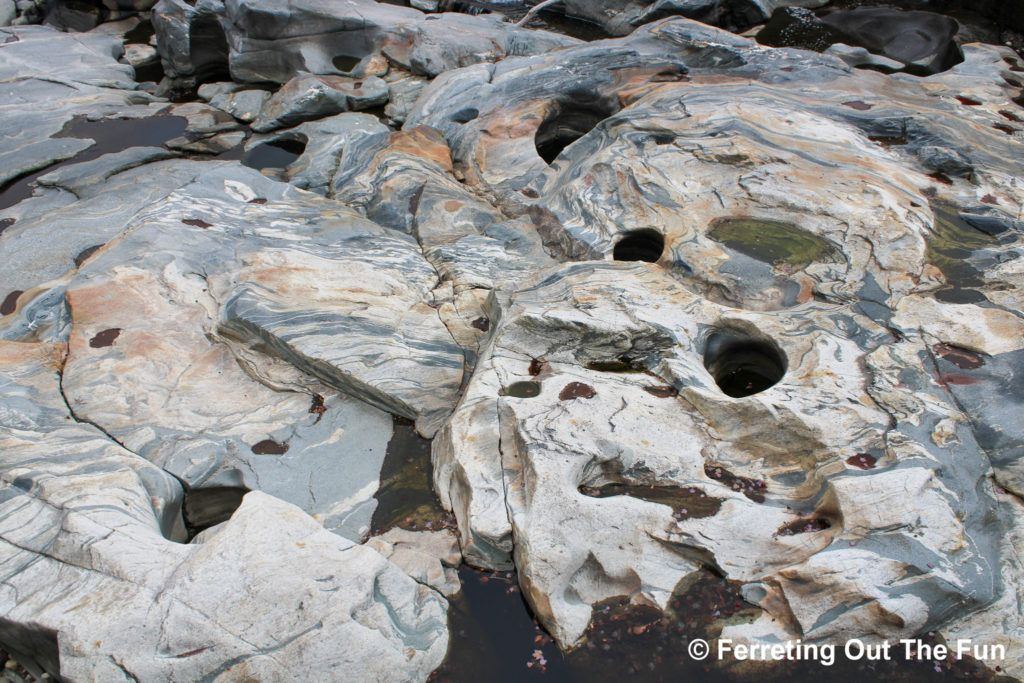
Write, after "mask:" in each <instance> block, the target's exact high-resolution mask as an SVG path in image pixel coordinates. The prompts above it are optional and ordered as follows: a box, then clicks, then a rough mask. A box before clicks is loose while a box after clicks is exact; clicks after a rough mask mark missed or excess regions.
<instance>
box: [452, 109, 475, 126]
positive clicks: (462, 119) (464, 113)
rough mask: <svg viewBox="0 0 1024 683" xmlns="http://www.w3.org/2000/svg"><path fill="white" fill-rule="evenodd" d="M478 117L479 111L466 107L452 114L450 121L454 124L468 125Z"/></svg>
mask: <svg viewBox="0 0 1024 683" xmlns="http://www.w3.org/2000/svg"><path fill="white" fill-rule="evenodd" d="M478 116H480V112H479V110H477V109H476V108H475V107H466V108H465V109H460V110H458V111H457V112H455V113H454V114H452V121H454V122H455V123H469V122H470V121H472V120H473V119H475V118H476V117H478Z"/></svg>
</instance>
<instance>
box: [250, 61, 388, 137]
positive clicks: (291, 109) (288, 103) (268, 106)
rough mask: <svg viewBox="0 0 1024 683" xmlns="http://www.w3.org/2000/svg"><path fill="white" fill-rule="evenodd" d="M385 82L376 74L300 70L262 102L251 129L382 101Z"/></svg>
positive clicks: (263, 130)
mask: <svg viewBox="0 0 1024 683" xmlns="http://www.w3.org/2000/svg"><path fill="white" fill-rule="evenodd" d="M387 99H388V86H387V84H386V83H385V82H384V81H383V80H381V79H380V78H377V77H376V76H370V77H368V78H353V77H350V76H314V75H312V74H300V75H298V76H296V77H295V78H293V79H291V80H290V81H288V82H287V83H285V84H284V85H283V86H281V89H280V90H278V91H277V92H275V93H274V94H273V95H272V96H271V97H270V98H269V99H268V100H267V101H266V103H265V104H264V105H263V108H262V109H261V110H260V114H259V117H258V118H257V119H256V120H255V121H254V122H253V124H252V129H253V130H254V131H256V132H257V133H266V132H269V131H271V130H274V129H275V128H291V127H292V126H295V125H297V124H299V123H302V122H304V121H310V120H313V119H321V118H324V117H326V116H333V115H334V114H339V113H341V112H344V111H357V110H360V109H369V108H371V107H374V106H377V105H381V104H384V103H385V102H387Z"/></svg>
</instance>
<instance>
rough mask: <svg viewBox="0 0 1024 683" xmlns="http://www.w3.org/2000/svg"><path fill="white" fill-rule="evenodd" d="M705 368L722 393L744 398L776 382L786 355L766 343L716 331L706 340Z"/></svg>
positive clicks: (783, 368) (781, 373)
mask: <svg viewBox="0 0 1024 683" xmlns="http://www.w3.org/2000/svg"><path fill="white" fill-rule="evenodd" d="M704 367H705V368H706V369H707V371H708V372H709V373H711V376H712V377H714V378H715V383H716V384H718V388H719V389H721V390H722V392H723V393H725V394H726V395H727V396H731V397H733V398H743V397H744V396H752V395H753V394H757V393H760V392H762V391H764V390H765V389H767V388H769V387H771V386H774V385H775V384H777V383H778V381H779V380H780V379H782V376H783V375H784V374H786V358H785V356H783V355H782V353H781V352H780V351H779V350H778V349H777V348H775V346H773V345H772V344H770V343H768V342H764V341H759V340H756V339H745V338H743V337H738V336H735V335H732V334H726V333H718V334H714V335H712V336H711V337H710V338H709V339H708V342H707V348H706V351H705V352H704Z"/></svg>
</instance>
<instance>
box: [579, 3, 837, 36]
mask: <svg viewBox="0 0 1024 683" xmlns="http://www.w3.org/2000/svg"><path fill="white" fill-rule="evenodd" d="M825 4H826V0H599V1H597V2H591V1H588V0H563V1H562V3H561V5H562V8H563V10H564V12H565V13H566V14H567V15H569V16H572V17H577V18H580V19H584V20H586V21H590V22H593V23H595V24H598V25H600V26H601V27H602V28H604V29H605V30H606V31H608V33H610V34H611V35H613V36H623V35H626V34H628V33H630V32H631V31H632V30H633V29H634V28H636V27H637V26H641V25H643V24H647V23H650V22H652V21H658V20H660V19H664V18H666V17H670V16H682V17H687V18H689V19H695V20H697V21H700V22H703V23H706V24H712V25H715V26H722V27H724V28H729V29H743V28H747V27H749V26H751V25H753V24H758V23H761V22H763V21H764V20H765V19H767V18H768V17H770V16H771V15H772V12H773V11H775V9H776V8H778V7H821V6H822V5H825Z"/></svg>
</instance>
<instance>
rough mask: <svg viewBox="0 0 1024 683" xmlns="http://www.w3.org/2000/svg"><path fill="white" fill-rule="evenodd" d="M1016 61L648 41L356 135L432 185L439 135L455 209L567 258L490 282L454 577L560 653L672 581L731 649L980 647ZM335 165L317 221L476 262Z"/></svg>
mask: <svg viewBox="0 0 1024 683" xmlns="http://www.w3.org/2000/svg"><path fill="white" fill-rule="evenodd" d="M612 63H614V64H615V65H616V66H617V67H618V69H617V70H615V71H613V70H611V69H609V68H607V67H608V66H609V65H611V64H612ZM1015 63H1016V58H1015V57H1012V56H1011V55H1009V54H1008V51H1005V50H1001V49H1000V48H996V47H991V46H980V45H968V46H965V47H964V62H963V63H961V64H958V65H956V66H955V67H953V68H952V69H950V70H949V71H946V72H944V73H943V74H940V75H937V76H933V77H931V78H929V79H917V78H914V77H911V76H907V75H897V76H884V75H882V74H878V73H876V72H867V71H860V70H856V71H855V70H853V69H852V68H850V66H849V65H847V64H846V63H844V62H843V61H842V60H840V59H838V58H837V57H834V56H830V55H825V56H818V55H815V54H813V53H808V52H805V51H798V50H786V49H773V50H770V49H766V48H764V47H761V46H758V45H757V44H755V43H753V42H751V41H748V40H745V39H743V38H740V37H737V36H733V35H730V34H727V33H724V32H721V31H717V30H715V29H712V28H710V27H707V26H702V25H700V24H696V23H694V22H690V21H687V20H682V19H674V20H667V21H664V22H661V23H658V24H654V25H651V26H645V27H641V28H639V29H637V30H636V31H635V32H634V33H633V34H632V35H630V36H629V37H627V38H623V39H620V40H615V41H602V42H599V43H591V44H589V45H586V46H579V47H574V48H568V49H566V50H563V51H560V52H558V53H553V54H548V55H540V56H534V57H523V58H518V59H506V60H504V61H503V62H501V63H499V64H497V65H475V66H471V67H467V68H464V69H459V70H456V71H452V72H448V73H445V74H442V75H441V76H439V77H438V78H436V79H435V80H434V81H433V82H432V83H431V84H430V85H428V86H427V88H426V89H425V90H424V93H423V95H422V96H421V97H420V99H419V100H418V102H417V105H416V108H415V109H414V111H413V112H411V113H410V115H409V117H408V119H407V121H406V123H405V129H404V130H403V133H405V134H407V135H408V136H409V139H416V140H419V141H421V142H418V143H417V144H416V145H401V144H397V143H396V142H395V140H396V139H397V138H396V137H394V136H393V141H392V142H391V143H390V144H389V143H387V142H386V141H383V140H376V139H371V138H368V139H367V140H366V141H365V142H364V144H366V145H371V144H374V145H377V149H379V150H381V151H379V152H378V151H375V152H374V153H375V154H377V155H378V158H379V159H380V160H381V161H383V160H385V159H387V160H388V161H389V162H390V163H393V164H396V165H397V164H399V163H400V164H401V165H402V167H403V168H406V169H410V170H411V171H412V172H411V173H410V175H412V176H413V178H416V174H417V173H423V172H424V171H423V170H422V169H425V168H427V167H428V166H429V164H428V163H427V161H426V159H425V158H423V157H426V156H427V155H426V153H425V152H424V153H422V156H421V158H420V159H419V160H417V159H416V156H417V155H416V154H410V153H400V152H399V151H397V150H400V148H401V147H403V146H408V147H415V148H416V149H418V150H426V149H436V150H438V152H434V153H433V154H432V156H434V157H435V159H437V160H439V161H441V162H444V161H445V160H446V158H447V156H446V155H444V154H441V151H443V150H444V148H443V147H442V146H441V145H440V144H439V143H432V144H430V145H428V144H425V143H424V142H422V141H423V140H426V139H427V137H426V136H425V135H424V133H423V132H422V131H423V130H424V129H425V128H424V127H430V128H433V129H436V130H438V131H440V133H441V135H443V137H444V138H445V141H446V142H447V143H448V148H449V150H450V154H451V160H452V169H453V171H452V172H453V174H458V177H459V178H460V179H461V180H464V181H465V182H464V185H463V186H464V187H467V188H468V191H470V192H472V193H474V194H476V195H477V196H480V197H487V198H488V203H490V204H492V206H494V207H496V208H498V207H500V209H499V210H500V213H501V214H502V215H503V216H505V217H506V218H507V219H508V220H509V221H510V222H512V221H516V220H524V219H527V218H528V219H529V220H530V221H531V222H532V223H533V224H534V226H535V227H536V229H537V232H538V233H539V235H540V236H541V237H542V238H543V240H544V242H545V246H546V247H547V248H548V249H549V250H550V251H551V252H553V253H554V254H556V255H557V256H558V257H559V258H561V259H569V260H579V261H583V262H582V263H578V264H573V265H565V266H562V267H561V268H553V269H547V270H540V271H539V272H538V271H537V270H536V269H537V267H538V266H533V268H534V272H535V274H534V275H532V276H531V275H526V276H524V277H523V278H522V279H521V281H520V282H518V283H515V284H513V283H507V282H498V281H492V282H493V283H492V285H491V286H492V287H493V288H494V289H493V292H494V294H493V296H491V297H490V298H489V299H488V306H489V308H490V310H491V311H492V313H491V314H490V315H489V322H490V324H491V331H490V332H489V336H486V337H485V338H484V339H483V340H482V344H481V346H480V349H479V352H480V358H479V360H478V362H477V364H476V369H475V372H474V374H473V376H472V378H471V380H470V382H469V383H468V385H467V387H466V391H465V392H464V394H463V396H462V399H461V400H460V403H459V406H458V407H457V409H456V410H455V412H454V413H453V415H452V416H451V418H450V419H449V421H448V422H447V423H446V424H445V426H444V427H443V428H442V430H441V431H440V432H439V433H438V436H437V438H436V439H435V441H434V447H433V458H434V466H435V469H434V473H435V485H436V488H437V490H438V494H439V496H440V498H441V500H442V502H443V503H444V504H445V505H446V506H448V507H449V508H450V509H452V510H453V511H454V512H455V514H456V516H457V518H458V520H459V530H460V542H461V543H462V547H463V553H464V556H465V558H466V560H467V561H468V562H470V563H471V564H474V565H478V566H484V567H490V568H502V569H503V568H508V567H510V566H512V564H513V563H514V565H515V566H516V568H517V569H518V570H519V572H520V579H521V584H522V587H523V590H524V595H525V596H526V598H527V600H528V601H529V602H530V605H531V607H532V608H533V610H534V612H535V613H536V614H537V615H538V617H539V618H540V619H541V621H542V623H544V625H545V626H546V627H547V628H548V629H549V630H550V631H551V633H552V634H553V635H554V636H555V638H556V639H557V640H558V641H559V643H560V644H561V645H562V646H563V647H570V646H573V645H575V644H578V643H579V639H580V637H581V636H582V635H583V633H584V629H585V628H586V626H587V624H588V622H589V620H590V616H591V609H592V607H593V606H594V605H595V604H597V603H600V602H601V601H602V600H604V599H606V598H610V597H613V596H627V597H629V598H630V599H631V600H632V601H633V602H636V603H640V604H648V605H655V606H659V607H663V606H664V605H665V604H666V601H667V600H668V599H669V597H670V596H671V594H672V591H673V590H674V589H675V588H676V587H677V585H678V584H679V582H680V580H681V579H682V578H684V577H686V576H688V575H689V574H690V573H692V572H694V571H695V570H696V569H697V568H698V567H707V568H710V569H712V570H713V571H714V572H716V573H718V574H721V575H724V576H725V577H726V578H728V579H731V580H735V581H738V582H740V583H741V584H743V595H744V596H745V598H746V599H747V600H748V601H749V602H751V603H754V604H757V605H759V606H760V607H761V608H762V610H764V613H765V618H764V620H763V621H764V622H765V623H772V624H773V625H772V626H771V627H767V626H765V628H764V629H763V630H758V629H761V628H762V626H764V624H761V620H759V622H758V624H759V625H758V626H757V628H756V629H755V628H752V629H751V630H749V631H745V633H746V635H745V637H747V638H750V639H752V640H754V641H759V642H771V641H772V639H775V640H776V641H777V640H778V639H779V638H783V639H795V638H798V637H800V638H803V639H804V640H805V641H811V640H818V641H822V640H830V641H832V642H843V641H844V640H846V639H848V638H851V637H863V638H869V639H870V638H889V639H893V638H899V637H908V636H911V635H913V634H916V633H919V632H921V631H922V630H929V629H943V628H947V627H949V628H951V627H952V626H951V625H953V624H958V623H960V622H961V621H962V620H965V619H968V618H969V617H970V615H971V614H972V613H973V612H978V613H984V614H985V615H986V616H985V617H984V619H981V618H979V619H977V620H975V621H973V622H972V624H973V625H972V626H971V627H970V629H973V630H970V631H968V632H967V633H968V634H969V635H970V636H971V637H974V638H976V639H977V638H981V637H982V636H983V635H984V633H985V632H986V631H985V628H993V629H995V628H996V626H997V625H996V620H997V619H999V618H1000V617H998V616H997V615H998V614H999V611H998V609H997V608H995V607H993V606H994V605H1003V606H1004V609H1006V605H1007V604H1008V602H1009V600H1008V598H1007V596H1008V595H1012V594H1013V592H1014V591H1015V589H1016V588H1015V587H1016V585H1017V584H1018V583H1019V577H1018V576H1017V575H1016V574H1013V573H1012V572H1011V573H1010V574H1007V575H1006V576H1003V575H1001V574H1000V571H999V570H998V567H999V565H1000V562H1001V561H1002V560H1003V558H1004V555H1005V553H1009V552H1012V548H1010V547H1009V546H1007V545H1006V543H1004V542H1003V541H1002V540H1001V539H1002V535H1003V534H1004V533H1007V532H1008V530H1009V529H1011V528H1012V527H1013V524H1015V523H1016V522H1015V521H1014V515H1012V514H1009V513H1008V512H1007V511H1006V509H1005V506H1002V505H1001V504H999V503H998V502H997V496H1000V495H1002V494H1001V493H1000V490H1010V491H1017V490H1018V489H1019V487H1020V481H1021V479H1020V472H1021V471H1022V470H1020V469H1019V465H1018V462H1019V461H1020V456H1021V455H1022V454H1024V451H1022V450H1021V446H1022V445H1024V441H1022V440H1021V433H1020V429H1019V426H1018V425H1017V422H1019V421H1017V420H1015V418H1013V417H1012V415H1013V414H1015V413H1016V412H1019V404H1020V400H1019V394H1020V392H1019V390H1018V389H1014V388H1012V385H1013V382H1014V381H1016V380H1015V378H1016V377H1017V374H1018V373H1017V372H1016V370H1015V369H1014V368H1015V367H1016V366H1015V364H1018V365H1019V362H1020V361H1019V354H1020V352H1021V347H1022V342H1021V339H1022V338H1024V334H1022V332H1021V327H1020V319H1021V315H1020V308H1021V307H1020V298H1019V292H1020V291H1021V290H1020V286H1021V282H1020V273H1021V266H1020V265H1019V263H1020V255H1021V253H1022V252H1021V248H1022V242H1024V231H1022V230H1021V229H1020V224H1019V220H1018V219H1017V218H1016V216H1017V215H1018V214H1019V211H1020V206H1022V204H1024V194H1022V192H1021V188H1020V187H1019V183H1018V182H1016V181H1015V180H1014V178H1015V177H1016V176H1017V175H1018V174H1019V170H1018V169H1017V166H1018V165H1019V158H1020V154H1019V152H1020V149H1021V148H1020V145H1021V140H1022V136H1021V132H1020V131H1019V130H1017V129H1014V130H1006V127H1007V124H1006V123H1005V121H1006V120H1012V119H1010V118H1009V117H1008V116H1006V115H1005V114H1000V112H1010V113H1011V114H1012V112H1013V111H1016V109H1015V107H1018V105H1017V104H1015V103H1014V99H1013V98H1015V97H1018V93H1017V91H1016V88H1017V86H1014V77H1013V76H1012V74H1009V73H1008V72H1007V68H1008V67H1007V65H1011V66H1012V65H1014V64H1015ZM999 117H1002V118H1003V119H1004V121H1003V122H1000V121H998V118H999ZM1011 128H1013V127H1012V126H1011ZM389 147H390V149H389ZM997 149H1002V150H1007V151H1009V153H1008V154H1004V153H998V154H997V153H994V150H997ZM399 159H400V160H401V161H400V162H399V161H398V160H399ZM391 160H395V161H391ZM954 162H955V163H954ZM378 163H379V162H378ZM357 165H358V163H357V162H353V163H352V164H350V165H348V166H346V164H345V163H344V162H343V166H342V168H341V169H339V174H338V176H336V183H337V185H338V188H339V189H337V190H336V195H337V196H339V197H340V198H345V200H346V201H352V202H354V203H356V204H357V205H361V206H365V207H366V210H367V211H368V212H370V211H373V212H375V214H376V215H378V216H379V217H380V218H378V220H381V221H391V223H389V224H393V225H396V226H399V227H401V226H414V228H415V230H416V231H417V234H419V235H421V238H422V236H426V238H425V239H426V240H429V239H430V236H432V235H438V236H440V237H441V240H442V242H443V243H444V245H447V244H449V243H457V242H458V239H462V240H467V239H471V238H472V235H470V236H469V237H468V238H466V237H463V238H458V239H454V240H453V239H451V238H449V237H447V236H446V235H445V229H446V228H447V229H448V230H451V231H452V232H456V231H457V230H459V229H461V230H463V231H464V232H467V233H469V232H470V228H469V225H473V224H472V223H470V222H468V221H467V224H464V226H460V225H459V223H460V222H459V221H456V220H452V219H451V218H448V219H447V220H445V219H441V218H440V217H435V218H430V217H429V214H426V215H418V214H420V213H421V212H422V208H420V207H421V206H422V202H423V201H424V198H426V197H428V196H429V193H430V192H431V191H432V188H435V187H438V186H439V185H441V186H443V184H442V183H440V182H439V181H438V180H435V181H433V182H430V183H425V184H423V185H422V190H419V191H418V192H415V188H417V187H419V184H418V183H416V181H415V180H411V181H410V186H409V187H406V186H404V185H403V184H402V183H400V182H398V181H397V180H390V181H386V180H384V178H381V180H378V181H376V184H382V182H390V185H391V192H390V195H391V196H393V197H395V201H394V203H393V204H389V203H388V202H387V201H386V200H385V199H378V198H377V197H376V196H375V195H374V194H373V189H371V188H372V187H373V186H374V185H375V184H374V183H370V182H368V181H366V180H361V181H360V182H358V183H356V182H351V181H354V180H356V179H361V178H364V177H369V176H367V175H359V174H355V175H352V174H350V172H349V171H350V169H353V168H355V167H356V166H357ZM435 166H436V167H440V168H441V170H443V163H437V162H435ZM937 167H938V168H942V169H943V170H944V171H950V174H949V175H948V176H947V175H944V174H943V171H939V170H938V168H937ZM953 171H958V172H956V173H954V172H953ZM442 175H443V174H442V173H440V172H439V171H437V170H436V169H435V171H434V177H435V178H440V177H441V176H442ZM384 177H385V178H386V176H384ZM414 192H415V196H416V202H418V203H419V204H418V205H417V203H416V202H413V203H409V202H404V197H406V196H411V195H413V193H414ZM364 197H372V199H368V200H364V199H363V198H364ZM414 214H417V215H415V220H413V215H414ZM385 216H386V217H387V218H386V219H385V218H384V217H385ZM496 219H497V216H495V215H494V214H493V213H492V214H491V215H488V216H486V217H485V218H481V220H480V225H473V227H472V230H473V231H475V232H478V233H480V232H483V233H487V232H488V231H491V230H493V229H494V226H495V224H493V223H492V224H491V225H490V226H488V225H487V221H489V220H496ZM406 229H410V228H406ZM463 243H465V244H469V242H468V241H467V242H463ZM424 244H425V246H427V245H428V244H429V242H427V241H425V242H424ZM427 250H428V253H429V251H430V247H429V246H428V248H427ZM473 251H474V252H478V249H476V248H474V249H473ZM468 260H469V259H468V258H467V257H463V259H462V262H466V261H468ZM607 260H618V261H636V260H640V261H650V262H651V264H649V265H632V266H630V265H625V264H612V263H607V262H606V261H607ZM462 281H463V282H468V281H469V280H462ZM452 282H453V283H454V285H455V287H457V286H458V283H459V282H460V280H459V279H456V278H452ZM1000 487H1001V488H1000ZM908 492H910V495H908ZM1002 618H1004V619H1005V621H1004V622H1002V623H1004V624H1010V625H1012V624H1014V623H1019V622H1020V620H1021V618H1022V613H1021V610H1020V609H1019V608H1018V607H1016V606H1014V607H1011V608H1008V610H1007V612H1005V613H1004V614H1003V616H1002ZM773 620H774V621H773ZM986 620H987V621H986ZM985 623H987V626H984V625H982V624H985ZM998 628H999V632H1000V633H1003V634H1005V637H1006V638H1013V637H1014V636H1013V635H1012V633H1013V629H1012V626H1006V627H1005V628H1004V627H1003V626H998Z"/></svg>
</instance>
